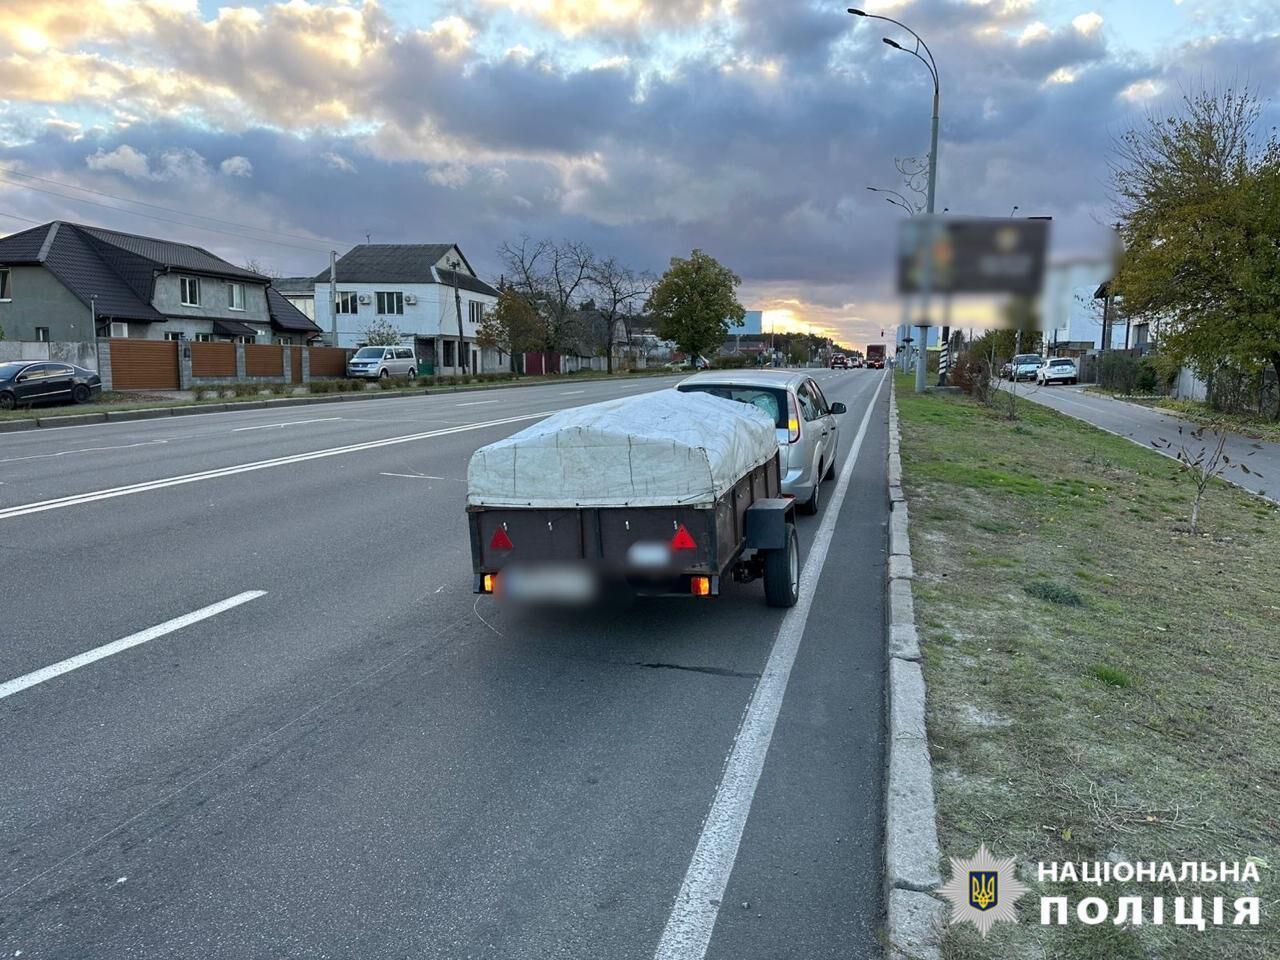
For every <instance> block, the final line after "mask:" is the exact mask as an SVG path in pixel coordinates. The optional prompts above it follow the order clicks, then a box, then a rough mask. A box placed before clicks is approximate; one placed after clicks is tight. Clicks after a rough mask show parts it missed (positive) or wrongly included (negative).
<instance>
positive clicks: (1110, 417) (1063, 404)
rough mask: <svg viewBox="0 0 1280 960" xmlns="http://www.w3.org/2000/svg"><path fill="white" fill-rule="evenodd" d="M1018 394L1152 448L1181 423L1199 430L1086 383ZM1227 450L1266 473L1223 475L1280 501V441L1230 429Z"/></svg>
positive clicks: (1033, 388) (1172, 437) (1174, 436)
mask: <svg viewBox="0 0 1280 960" xmlns="http://www.w3.org/2000/svg"><path fill="white" fill-rule="evenodd" d="M1018 395H1019V396H1022V397H1026V398H1027V399H1029V400H1034V401H1036V402H1037V403H1042V404H1044V405H1045V406H1046V407H1052V408H1053V409H1054V410H1057V411H1058V412H1059V413H1065V414H1067V415H1069V416H1072V417H1075V418H1076V419H1077V420H1083V421H1085V422H1086V423H1091V424H1093V425H1094V426H1095V427H1099V428H1101V429H1103V430H1107V431H1109V432H1111V433H1114V434H1116V435H1117V436H1121V437H1125V438H1127V439H1129V440H1132V441H1134V442H1135V443H1139V444H1141V445H1142V446H1144V447H1146V448H1147V449H1148V450H1150V449H1154V448H1153V447H1152V446H1151V441H1152V440H1156V439H1163V440H1170V441H1173V442H1174V443H1177V441H1178V427H1180V426H1181V427H1183V428H1184V429H1185V430H1187V431H1191V430H1194V429H1195V428H1196V427H1197V426H1198V424H1196V423H1194V422H1192V421H1190V420H1186V419H1183V418H1182V417H1178V416H1174V415H1172V414H1169V413H1166V412H1164V411H1162V410H1159V409H1157V408H1154V407H1148V406H1145V405H1143V404H1140V403H1129V402H1128V401H1125V400H1113V399H1112V398H1111V397H1108V396H1104V395H1101V394H1097V393H1086V392H1085V391H1084V388H1083V387H1036V386H1034V385H1032V386H1030V387H1027V386H1022V385H1020V386H1019V387H1018ZM1206 439H1207V437H1206ZM1226 451H1227V456H1229V457H1231V459H1232V460H1244V458H1245V457H1248V458H1249V459H1248V460H1247V461H1245V462H1246V463H1247V464H1248V466H1249V469H1250V470H1256V471H1258V473H1260V474H1261V476H1256V477H1255V476H1246V475H1245V474H1243V473H1241V472H1240V471H1239V470H1228V471H1227V473H1226V475H1225V476H1224V477H1223V479H1224V480H1227V481H1229V482H1231V483H1234V484H1235V485H1236V486H1238V487H1242V488H1243V489H1245V490H1248V491H1250V492H1251V493H1256V494H1259V495H1261V496H1264V497H1266V498H1267V499H1268V500H1271V501H1272V502H1274V503H1280V443H1269V442H1267V441H1265V440H1252V439H1250V438H1249V437H1242V436H1240V435H1239V434H1235V433H1230V434H1228V435H1227V445H1226ZM1250 454H1252V456H1250Z"/></svg>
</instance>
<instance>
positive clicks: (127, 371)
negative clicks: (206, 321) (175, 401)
mask: <svg viewBox="0 0 1280 960" xmlns="http://www.w3.org/2000/svg"><path fill="white" fill-rule="evenodd" d="M178 383H179V378H178V344H177V342H176V341H173V340H128V339H120V338H115V339H112V340H111V386H112V389H114V390H177V389H178Z"/></svg>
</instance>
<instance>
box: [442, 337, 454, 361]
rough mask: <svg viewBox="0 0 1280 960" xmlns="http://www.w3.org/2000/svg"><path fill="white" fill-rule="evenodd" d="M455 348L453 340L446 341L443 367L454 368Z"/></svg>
mask: <svg viewBox="0 0 1280 960" xmlns="http://www.w3.org/2000/svg"><path fill="white" fill-rule="evenodd" d="M455 346H456V344H455V343H454V342H453V341H452V340H446V341H445V342H444V361H443V365H444V366H446V367H452V366H453V348H454V347H455Z"/></svg>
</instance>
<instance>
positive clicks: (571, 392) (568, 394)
mask: <svg viewBox="0 0 1280 960" xmlns="http://www.w3.org/2000/svg"><path fill="white" fill-rule="evenodd" d="M586 392H587V391H585V390H564V391H561V393H560V396H562V397H576V396H577V395H578V394H580V393H586Z"/></svg>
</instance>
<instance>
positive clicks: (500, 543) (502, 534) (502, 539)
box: [489, 527, 512, 550]
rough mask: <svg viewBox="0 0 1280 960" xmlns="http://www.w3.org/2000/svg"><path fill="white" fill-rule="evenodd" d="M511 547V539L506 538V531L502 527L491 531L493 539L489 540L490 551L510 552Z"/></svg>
mask: <svg viewBox="0 0 1280 960" xmlns="http://www.w3.org/2000/svg"><path fill="white" fill-rule="evenodd" d="M511 547H512V543H511V538H510V537H508V536H507V531H506V529H505V528H504V527H499V528H498V529H497V530H495V531H493V537H492V539H490V540H489V549H490V550H510V549H511Z"/></svg>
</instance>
